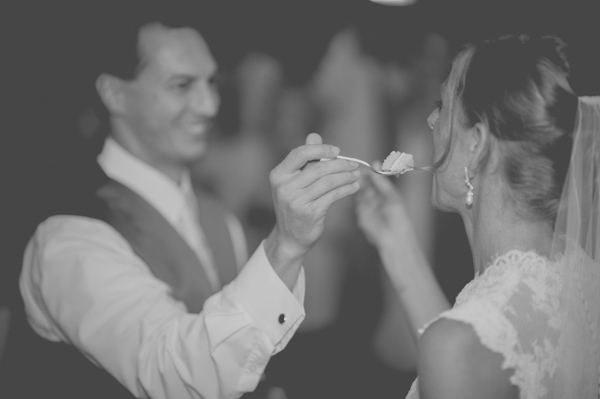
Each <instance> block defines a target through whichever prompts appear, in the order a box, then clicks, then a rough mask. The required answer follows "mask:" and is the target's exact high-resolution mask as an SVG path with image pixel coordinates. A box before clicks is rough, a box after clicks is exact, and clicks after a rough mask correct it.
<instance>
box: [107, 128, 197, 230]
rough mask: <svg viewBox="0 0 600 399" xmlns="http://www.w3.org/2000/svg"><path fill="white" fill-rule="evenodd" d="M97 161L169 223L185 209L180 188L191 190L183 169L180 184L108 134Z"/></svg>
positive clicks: (176, 218)
mask: <svg viewBox="0 0 600 399" xmlns="http://www.w3.org/2000/svg"><path fill="white" fill-rule="evenodd" d="M98 164H100V167H101V168H102V169H103V170H104V173H106V175H107V176H108V177H110V178H111V179H113V180H115V181H117V182H119V183H121V184H123V185H125V186H126V187H128V188H130V189H131V190H133V191H134V192H136V193H137V194H138V195H140V196H141V197H142V198H144V199H145V200H146V201H148V202H149V203H150V205H152V206H153V207H154V208H155V209H156V210H157V211H158V212H159V213H160V214H161V215H162V216H163V217H164V218H165V219H167V220H168V221H169V222H170V223H171V224H172V225H176V224H177V222H178V220H179V218H180V216H181V215H182V212H184V209H185V204H186V201H185V196H184V192H185V191H184V190H191V187H192V184H191V178H190V174H189V172H188V171H185V172H184V174H183V176H182V179H181V184H179V185H178V184H177V183H175V182H174V181H173V180H171V179H170V178H169V177H167V176H166V175H165V174H163V173H162V172H160V171H158V170H157V169H155V168H153V167H152V166H150V165H148V164H147V163H145V162H143V161H141V160H140V159H139V158H137V157H135V156H133V155H132V154H131V153H130V152H128V151H127V150H126V149H125V148H123V147H122V146H121V145H120V144H119V143H117V142H116V141H115V140H114V139H113V138H111V137H108V138H107V139H106V141H105V143H104V147H103V149H102V152H101V153H100V155H98Z"/></svg>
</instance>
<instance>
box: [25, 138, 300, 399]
mask: <svg viewBox="0 0 600 399" xmlns="http://www.w3.org/2000/svg"><path fill="white" fill-rule="evenodd" d="M115 151H116V153H115ZM115 154H116V155H115ZM123 156H124V158H123ZM98 160H99V163H100V165H101V166H102V168H103V169H104V171H105V172H106V173H107V175H108V176H110V177H111V178H113V179H117V180H118V181H119V182H120V183H122V184H125V185H126V186H128V187H129V188H131V189H132V190H134V191H136V192H137V193H138V194H139V195H141V196H142V197H143V198H144V199H146V200H147V201H148V202H149V203H150V204H151V205H153V206H154V207H155V208H156V209H157V210H158V211H159V212H160V213H161V214H162V215H163V216H164V217H165V218H166V219H167V220H168V221H170V222H171V223H173V224H174V225H175V221H176V220H177V217H178V216H179V215H178V214H177V212H178V209H181V201H184V199H183V196H182V194H181V191H180V190H179V188H178V186H177V185H176V184H174V183H171V181H170V180H168V179H166V178H165V177H164V176H162V175H161V174H160V173H157V172H156V171H155V170H153V169H152V168H150V167H149V166H148V165H146V164H144V163H142V162H140V161H139V160H137V159H136V158H133V157H132V156H131V155H129V154H128V153H127V152H126V151H124V150H123V149H122V148H120V147H119V146H118V145H117V144H116V143H114V142H113V141H112V140H108V141H107V143H106V145H105V148H104V150H103V152H102V154H101V155H100V156H99V159H98ZM120 161H122V162H125V164H120ZM123 166H127V167H124V168H122V167H123ZM232 220H234V221H229V222H228V223H229V226H230V230H237V233H234V236H233V237H234V241H236V243H234V246H235V247H236V248H237V249H236V252H237V253H236V259H240V260H241V259H243V258H245V252H244V251H245V241H244V237H243V233H242V232H241V229H240V227H239V223H238V222H237V220H235V219H234V218H233V217H232ZM304 284H305V278H304V271H303V270H302V271H301V273H300V275H299V277H298V281H297V282H296V285H295V287H294V290H293V292H290V291H289V290H288V288H287V287H286V285H285V284H284V283H283V282H282V281H281V280H280V279H279V277H278V276H277V274H276V273H275V272H274V271H273V268H272V267H271V265H270V264H269V261H268V259H267V257H266V255H265V252H264V248H263V244H261V245H260V246H259V248H258V249H257V250H256V251H255V253H254V254H253V255H252V257H251V258H250V260H249V261H248V262H247V263H246V264H245V265H243V267H241V270H240V272H239V275H238V276H237V277H236V278H235V279H234V280H233V281H232V282H231V283H230V284H228V285H226V286H225V287H223V288H222V290H221V291H219V292H218V293H216V294H215V295H213V296H211V297H210V298H208V299H207V300H206V302H205V303H204V308H203V310H202V312H201V313H200V314H190V313H188V312H187V310H186V307H185V304H183V303H182V302H179V301H177V300H176V299H174V298H173V296H172V295H171V288H170V287H169V286H168V285H167V284H166V283H164V282H163V281H161V280H159V279H158V278H156V277H155V276H154V275H153V274H152V272H151V271H150V269H149V267H148V266H147V265H146V264H145V263H144V262H143V261H142V260H141V259H140V258H139V257H138V256H137V255H136V254H135V253H134V252H133V251H132V250H131V247H130V246H129V244H128V242H127V241H126V240H125V239H124V238H123V237H122V236H121V235H120V234H119V233H117V231H115V230H114V229H113V228H112V227H111V226H109V225H108V224H106V223H104V222H103V221H100V220H97V219H90V218H86V217H80V216H64V215H62V216H53V217H51V218H49V219H47V220H46V221H44V222H43V223H42V224H40V226H38V228H37V230H36V232H35V234H34V236H33V237H32V238H31V240H30V242H29V243H28V246H27V249H26V251H25V257H24V263H23V269H22V273H21V279H20V288H21V294H22V296H23V299H24V303H25V308H26V311H27V315H28V318H29V322H30V324H31V326H32V327H33V329H34V330H35V331H36V332H37V333H38V334H39V335H41V336H42V337H44V338H46V339H48V340H51V341H63V342H66V343H69V344H72V345H74V346H76V347H77V348H78V349H79V350H80V351H81V352H82V353H83V354H84V355H86V356H87V357H88V358H89V359H90V360H91V361H93V362H94V363H96V364H97V365H99V366H101V367H103V368H105V369H106V370H108V371H109V372H110V373H111V374H112V375H113V376H114V377H115V378H117V379H118V380H119V381H120V382H121V383H122V384H124V385H125V386H126V387H127V388H128V389H129V390H130V391H131V392H132V393H133V394H134V395H136V396H138V397H149V398H154V399H161V398H165V399H166V398H177V399H185V398H206V399H212V398H235V397H239V396H240V395H241V394H243V393H244V392H248V391H252V390H254V389H255V387H256V385H257V384H258V382H259V380H260V377H261V375H262V372H263V371H264V368H265V367H266V365H267V363H268V361H269V359H270V357H271V356H272V355H274V354H276V353H277V352H279V351H281V350H282V349H283V348H284V347H285V346H286V345H287V343H288V342H289V340H290V338H291V337H292V335H293V334H294V333H295V331H296V329H297V328H298V326H299V324H300V323H301V322H302V320H303V319H304V307H303V304H304ZM57 360H58V359H57ZM32 383H35V382H32Z"/></svg>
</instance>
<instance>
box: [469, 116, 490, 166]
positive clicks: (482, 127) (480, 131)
mask: <svg viewBox="0 0 600 399" xmlns="http://www.w3.org/2000/svg"><path fill="white" fill-rule="evenodd" d="M467 135H468V136H467V151H468V159H469V162H468V165H467V166H468V168H469V171H471V172H472V173H475V172H476V171H477V170H479V169H480V168H481V167H482V166H483V164H484V161H486V159H487V157H488V155H489V150H490V146H491V144H492V141H493V137H492V133H491V132H490V129H489V127H488V125H487V124H486V123H484V122H477V123H476V124H475V125H473V127H471V128H470V129H469V130H468V131H467Z"/></svg>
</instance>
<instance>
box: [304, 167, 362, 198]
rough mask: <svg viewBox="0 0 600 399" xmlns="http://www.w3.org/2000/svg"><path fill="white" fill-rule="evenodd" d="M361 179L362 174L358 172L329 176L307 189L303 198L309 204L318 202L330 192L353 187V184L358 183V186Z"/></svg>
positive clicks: (318, 180)
mask: <svg viewBox="0 0 600 399" xmlns="http://www.w3.org/2000/svg"><path fill="white" fill-rule="evenodd" d="M359 178H360V172H359V171H358V170H353V171H349V172H340V173H334V174H327V175H325V176H323V177H321V178H319V179H317V180H316V181H315V182H314V183H313V184H311V185H310V186H308V187H306V188H305V190H304V194H303V198H304V200H305V201H306V202H307V203H308V202H313V201H316V200H318V199H319V198H320V197H322V196H324V195H326V194H327V193H328V192H330V191H334V190H336V189H338V188H340V187H343V186H346V185H351V184H353V183H357V185H358V179H359Z"/></svg>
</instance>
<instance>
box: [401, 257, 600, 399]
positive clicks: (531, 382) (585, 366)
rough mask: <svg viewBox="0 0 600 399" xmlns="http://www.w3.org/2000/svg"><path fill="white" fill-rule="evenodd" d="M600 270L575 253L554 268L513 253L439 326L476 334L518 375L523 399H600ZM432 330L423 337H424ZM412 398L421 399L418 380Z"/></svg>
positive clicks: (475, 283)
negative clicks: (457, 324)
mask: <svg viewBox="0 0 600 399" xmlns="http://www.w3.org/2000/svg"><path fill="white" fill-rule="evenodd" d="M599 274H600V266H599V265H598V263H595V262H594V261H593V260H592V259H591V258H589V257H588V256H587V255H586V254H585V253H584V252H583V251H581V250H576V251H573V252H571V253H570V254H569V255H566V256H561V257H560V258H559V260H558V261H556V262H550V261H548V260H547V259H546V258H544V257H542V256H539V255H538V254H536V253H535V252H531V251H529V252H524V251H519V250H511V251H509V252H507V253H505V254H503V255H501V256H499V257H497V258H496V259H495V260H494V261H493V263H492V264H491V265H490V266H489V267H488V268H487V269H486V270H485V272H484V273H483V274H481V275H479V276H476V277H475V278H474V280H472V281H471V282H470V283H469V284H467V285H466V286H465V288H464V289H463V290H462V291H461V293H460V294H459V295H458V297H457V299H456V303H455V305H454V307H453V308H452V309H450V310H448V311H446V312H444V313H442V314H440V315H439V316H438V317H437V318H436V319H434V320H432V321H431V322H429V323H428V324H427V325H430V324H431V323H433V322H434V321H435V320H437V319H439V318H446V319H452V320H457V321H461V322H464V323H467V324H469V325H470V326H472V327H473V329H474V330H475V332H476V333H477V335H478V336H479V339H480V340H481V343H482V344H483V345H484V346H486V347H487V348H489V349H490V350H492V351H494V352H497V353H500V354H502V355H503V357H504V363H503V365H502V367H503V368H504V369H507V368H510V369H513V370H514V373H513V374H512V377H511V382H512V383H513V384H514V385H516V386H517V387H518V388H519V392H520V398H521V399H525V398H526V399H534V398H535V399H538V398H544V399H550V398H552V399H554V398H572V399H575V398H578V399H580V398H594V399H596V398H599V397H600V395H599V382H600V381H599V375H600V374H599V373H600V372H599V366H600V344H599V343H600V336H599V333H600V331H599V330H600V324H599V323H600V321H599V314H600V284H599V282H600V278H599V277H600V276H599ZM427 325H426V326H425V327H424V328H423V329H422V330H421V332H423V331H424V330H425V329H426V328H427ZM407 398H410V399H416V398H419V389H418V379H417V380H416V381H415V382H414V383H413V385H412V387H411V389H410V391H409V393H408V396H407Z"/></svg>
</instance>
